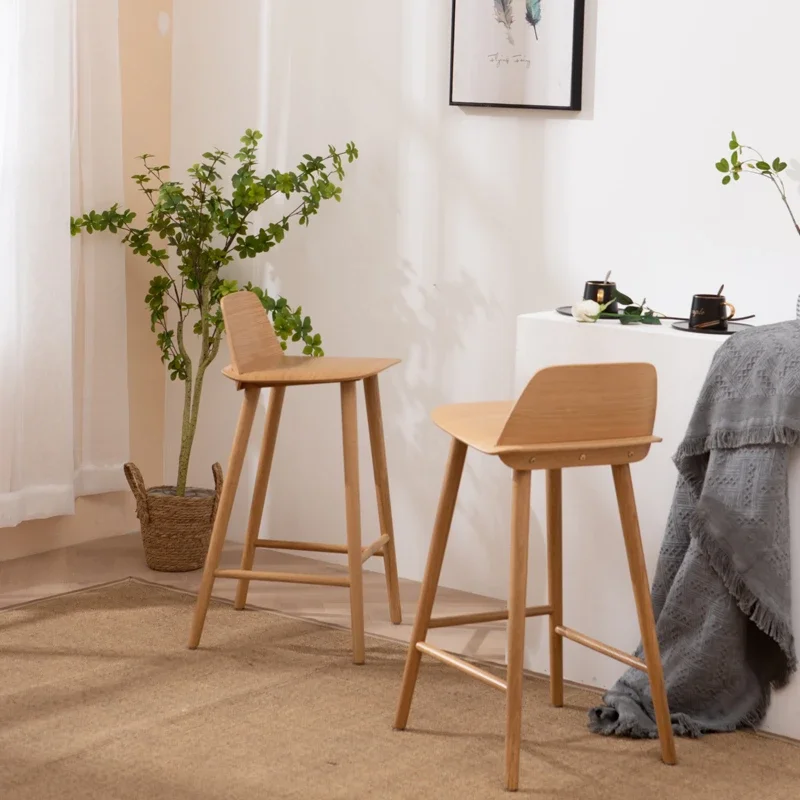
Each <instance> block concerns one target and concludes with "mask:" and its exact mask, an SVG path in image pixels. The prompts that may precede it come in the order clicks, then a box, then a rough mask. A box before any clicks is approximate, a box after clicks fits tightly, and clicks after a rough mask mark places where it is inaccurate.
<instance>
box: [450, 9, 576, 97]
mask: <svg viewBox="0 0 800 800" xmlns="http://www.w3.org/2000/svg"><path fill="white" fill-rule="evenodd" d="M584 6H585V0H453V30H452V38H451V43H450V47H451V51H450V105H452V106H507V107H510V108H552V109H560V110H564V111H579V110H580V107H581V77H582V71H583V18H584Z"/></svg>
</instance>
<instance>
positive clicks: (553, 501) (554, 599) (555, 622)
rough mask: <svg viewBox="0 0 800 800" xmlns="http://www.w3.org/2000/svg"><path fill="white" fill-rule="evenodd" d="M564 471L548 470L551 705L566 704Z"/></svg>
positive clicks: (559, 705) (557, 706) (559, 706)
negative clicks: (560, 629)
mask: <svg viewBox="0 0 800 800" xmlns="http://www.w3.org/2000/svg"><path fill="white" fill-rule="evenodd" d="M561 509H562V504H561V470H560V469H549V470H547V585H548V595H549V600H548V604H549V605H550V607H551V608H552V609H553V610H552V612H551V613H550V702H551V703H552V704H553V705H554V706H555V707H556V708H561V706H563V705H564V640H563V639H562V638H561V636H560V635H559V634H557V633H556V628H557V627H558V626H560V625H563V624H564V591H563V565H562V555H561V554H562V535H561Z"/></svg>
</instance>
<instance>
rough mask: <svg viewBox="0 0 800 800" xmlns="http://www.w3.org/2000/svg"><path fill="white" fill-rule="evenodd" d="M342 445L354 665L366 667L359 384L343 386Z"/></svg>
mask: <svg viewBox="0 0 800 800" xmlns="http://www.w3.org/2000/svg"><path fill="white" fill-rule="evenodd" d="M342 443H343V449H344V485H345V514H346V517H347V567H348V570H349V572H350V623H351V627H352V629H353V663H354V664H363V663H364V574H363V568H362V564H361V503H360V499H359V487H358V410H357V406H356V384H355V382H354V381H348V382H347V383H343V384H342Z"/></svg>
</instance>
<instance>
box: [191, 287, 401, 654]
mask: <svg viewBox="0 0 800 800" xmlns="http://www.w3.org/2000/svg"><path fill="white" fill-rule="evenodd" d="M222 314H223V317H224V319H225V331H226V335H227V338H228V345H229V347H230V351H231V358H232V362H233V363H232V364H231V365H230V366H228V367H226V368H225V369H224V370H223V374H224V375H226V376H227V377H228V378H230V379H231V380H233V381H235V382H236V384H237V388H239V389H243V390H244V399H243V401H242V409H241V412H240V414H239V422H238V425H237V427H236V434H235V436H234V440H233V447H232V449H231V454H230V460H229V461H228V472H227V474H226V475H225V481H224V483H223V487H222V494H221V495H220V500H219V506H218V508H217V516H216V519H215V521H214V529H213V531H212V533H211V543H210V546H209V549H208V556H207V557H206V563H205V571H204V572H203V579H202V582H201V584H200V591H199V593H198V596H197V605H196V606H195V612H194V620H193V622H192V630H191V635H190V637H189V647H190V648H192V649H194V648H196V647H197V646H198V645H199V644H200V637H201V636H202V633H203V624H204V622H205V618H206V612H207V611H208V604H209V601H210V599H211V591H212V589H213V587H214V580H215V579H216V578H234V579H236V580H238V581H239V585H238V587H237V591H236V602H235V607H236V608H237V609H243V608H244V607H245V603H246V602H247V590H248V587H249V585H250V581H251V580H256V581H281V582H285V583H305V584H319V585H324V586H347V587H349V588H350V618H351V622H352V628H353V661H354V662H355V663H356V664H363V663H364V596H363V583H362V565H363V563H364V562H365V561H366V560H367V559H369V558H371V557H372V556H382V557H383V559H384V566H385V571H386V588H387V591H388V594H389V614H390V618H391V621H392V622H393V623H394V624H395V625H398V624H400V622H401V621H402V615H401V610H400V588H399V584H398V581H397V561H396V558H395V547H394V531H393V526H392V509H391V503H390V500H389V480H388V474H387V470H386V450H385V446H384V440H383V422H382V419H381V401H380V394H379V391H378V374H379V373H380V372H383V370H385V369H387V368H388V367H391V366H394V365H395V364H397V363H399V362H398V360H397V359H389V358H328V357H323V358H313V357H311V356H286V355H284V353H283V350H282V349H281V346H280V343H279V341H278V337H277V336H276V335H275V331H274V330H273V329H272V325H271V324H270V321H269V318H268V317H267V314H266V311H265V310H264V308H263V306H262V305H261V301H260V300H259V299H258V297H256V295H255V294H253V293H252V292H247V291H242V292H236V293H234V294H229V295H228V296H226V297H225V298H223V300H222ZM359 381H363V382H364V393H365V396H366V405H367V420H368V423H369V438H370V444H371V449H372V467H373V473H374V477H375V490H376V494H377V499H378V518H379V523H380V534H381V535H380V537H379V538H378V539H376V540H375V541H374V542H372V543H371V544H370V545H368V546H366V547H362V545H361V511H360V501H359V487H358V422H357V416H356V385H357V384H358V382H359ZM321 383H338V384H340V386H341V396H342V437H343V443H344V482H345V497H346V517H347V545H346V546H345V545H330V544H321V543H314V542H295V541H282V540H274V539H259V538H258V530H259V525H260V522H261V516H262V514H263V511H264V499H265V497H266V493H267V484H268V483H269V473H270V469H271V466H272V457H273V454H274V452H275V441H276V438H277V435H278V423H279V421H280V415H281V408H282V406H283V398H284V393H285V391H286V387H287V386H306V385H309V384H321ZM267 387H270V389H271V392H270V400H269V407H268V409H267V419H266V424H265V426H264V435H263V438H262V440H261V452H260V455H259V460H258V470H257V472H256V478H255V485H254V488H253V500H252V504H251V506H250V517H249V520H248V523H247V533H246V537H245V544H244V551H243V553H242V564H241V569H219V561H220V556H221V554H222V546H223V544H224V543H225V535H226V533H227V529H228V522H229V520H230V516H231V508H232V506H233V500H234V497H235V495H236V489H237V486H238V484H239V478H240V476H241V473H242V464H243V462H244V456H245V451H246V449H247V442H248V439H249V438H250V430H251V428H252V426H253V418H254V417H255V413H256V408H257V406H258V399H259V396H260V394H261V390H262V389H263V388H267ZM310 455H312V456H313V453H311V454H310ZM258 547H265V548H274V549H279V550H301V551H314V552H323V553H346V554H347V564H348V571H349V575H348V576H347V577H344V576H343V577H339V576H330V575H313V574H298V573H286V572H259V571H255V570H253V560H254V558H255V552H256V548H258Z"/></svg>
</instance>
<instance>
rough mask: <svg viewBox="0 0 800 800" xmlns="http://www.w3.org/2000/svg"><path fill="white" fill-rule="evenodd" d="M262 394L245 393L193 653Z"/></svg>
mask: <svg viewBox="0 0 800 800" xmlns="http://www.w3.org/2000/svg"><path fill="white" fill-rule="evenodd" d="M260 394H261V389H260V388H259V387H258V386H248V387H247V388H246V389H245V390H244V399H243V400H242V410H241V411H240V412H239V422H238V423H237V425H236V434H235V436H234V437H233V447H232V448H231V454H230V458H229V459H228V474H227V475H226V476H225V481H224V482H223V484H222V494H221V495H220V498H219V505H218V506H217V516H216V517H215V519H214V529H213V530H212V532H211V542H210V543H209V546H208V555H207V556H206V565H205V567H204V569H203V580H202V581H201V583H200V590H199V591H198V592H197V603H196V605H195V607H194V619H193V620H192V630H191V633H190V634H189V649H191V650H194V649H195V648H196V647H197V645H199V644H200V637H201V636H202V635H203V624H204V623H205V620H206V612H207V611H208V604H209V602H210V601H211V590H212V589H213V588H214V577H215V576H214V573H215V572H216V571H217V567H218V566H219V559H220V556H221V555H222V546H223V545H224V544H225V535H226V534H227V532H228V522H229V521H230V518H231V509H232V508H233V499H234V497H236V488H237V487H238V485H239V478H240V477H241V475H242V464H244V456H245V452H246V451H247V442H248V440H249V438H250V431H251V430H252V428H253V419H254V418H255V415H256V408H257V407H258V398H259V395H260Z"/></svg>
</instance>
